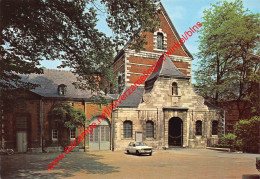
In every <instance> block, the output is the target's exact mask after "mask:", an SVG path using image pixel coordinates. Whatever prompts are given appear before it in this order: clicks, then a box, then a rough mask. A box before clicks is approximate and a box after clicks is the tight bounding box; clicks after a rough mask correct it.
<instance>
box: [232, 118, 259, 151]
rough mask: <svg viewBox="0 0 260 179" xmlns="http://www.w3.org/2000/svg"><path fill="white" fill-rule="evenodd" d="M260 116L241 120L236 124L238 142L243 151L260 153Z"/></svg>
mask: <svg viewBox="0 0 260 179" xmlns="http://www.w3.org/2000/svg"><path fill="white" fill-rule="evenodd" d="M259 131H260V116H255V117H252V118H251V119H250V120H240V121H239V122H237V123H236V125H235V135H236V136H237V138H236V140H237V144H239V145H240V147H241V149H242V151H243V152H252V153H260V132H259Z"/></svg>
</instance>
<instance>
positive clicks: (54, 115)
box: [49, 102, 86, 130]
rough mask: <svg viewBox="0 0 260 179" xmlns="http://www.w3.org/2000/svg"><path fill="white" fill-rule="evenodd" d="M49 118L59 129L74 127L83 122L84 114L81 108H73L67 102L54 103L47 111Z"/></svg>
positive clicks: (81, 124)
mask: <svg viewBox="0 0 260 179" xmlns="http://www.w3.org/2000/svg"><path fill="white" fill-rule="evenodd" d="M49 118H50V119H52V120H53V121H56V122H57V124H58V126H59V129H61V130H62V129H64V127H65V128H68V129H74V128H77V127H79V126H83V125H84V124H85V120H86V115H85V113H84V111H82V110H81V109H75V108H74V107H73V106H71V105H70V104H68V103H61V102H59V103H55V104H54V105H53V107H52V109H51V110H50V112H49Z"/></svg>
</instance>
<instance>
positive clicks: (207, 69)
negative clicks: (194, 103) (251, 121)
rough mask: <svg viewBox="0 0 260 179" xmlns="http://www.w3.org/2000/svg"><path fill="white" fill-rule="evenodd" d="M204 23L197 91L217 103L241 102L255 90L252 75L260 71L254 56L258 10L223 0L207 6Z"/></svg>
mask: <svg viewBox="0 0 260 179" xmlns="http://www.w3.org/2000/svg"><path fill="white" fill-rule="evenodd" d="M202 24H203V26H202V28H201V29H200V31H199V33H200V36H199V43H200V44H199V53H198V57H199V58H200V59H201V60H200V61H199V65H198V66H199V69H198V70H196V71H195V79H196V83H197V84H196V85H197V86H198V87H199V90H198V92H199V93H200V94H201V95H202V96H204V97H205V98H206V99H208V100H209V101H211V102H212V103H214V104H217V105H218V103H219V102H221V101H228V100H236V101H237V102H238V103H239V102H240V101H241V100H243V99H244V98H245V97H246V95H247V94H248V93H250V90H251V91H252V90H253V89H252V88H251V87H252V85H251V83H250V81H249V76H250V75H251V76H252V75H253V74H257V73H259V71H258V69H259V64H260V63H259V62H260V61H259V60H257V59H255V58H252V57H251V53H254V52H255V51H256V49H257V46H258V45H259V41H258V34H259V33H260V30H259V29H260V28H259V26H260V20H259V14H253V13H251V12H250V11H249V10H244V8H243V4H242V1H241V0H236V1H234V2H227V1H223V2H218V3H216V4H211V7H210V8H209V9H206V10H204V16H203V22H202ZM238 108H239V111H240V112H241V110H242V109H240V106H239V105H238ZM240 116H241V114H240Z"/></svg>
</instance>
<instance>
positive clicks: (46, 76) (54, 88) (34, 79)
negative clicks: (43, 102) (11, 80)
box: [21, 69, 96, 99]
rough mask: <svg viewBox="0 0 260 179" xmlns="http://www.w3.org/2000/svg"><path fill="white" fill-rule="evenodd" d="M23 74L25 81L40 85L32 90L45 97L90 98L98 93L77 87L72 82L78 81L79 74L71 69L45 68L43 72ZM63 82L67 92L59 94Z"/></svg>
mask: <svg viewBox="0 0 260 179" xmlns="http://www.w3.org/2000/svg"><path fill="white" fill-rule="evenodd" d="M21 76H22V80H24V81H28V82H31V83H35V84H39V85H40V87H37V88H35V89H33V90H30V91H32V92H33V93H36V94H38V95H40V96H43V97H53V98H64V99H65V98H73V99H78V98H80V99H89V98H90V97H92V96H93V95H96V94H94V93H91V91H90V90H81V89H76V88H75V86H74V85H73V84H72V83H73V82H76V81H77V79H76V77H77V76H76V75H75V74H73V73H72V72H71V71H66V70H55V69H44V73H43V74H30V75H21ZM61 84H64V85H66V86H67V88H66V94H65V95H64V96H61V95H58V86H59V85H61Z"/></svg>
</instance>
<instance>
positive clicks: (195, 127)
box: [195, 120, 203, 136]
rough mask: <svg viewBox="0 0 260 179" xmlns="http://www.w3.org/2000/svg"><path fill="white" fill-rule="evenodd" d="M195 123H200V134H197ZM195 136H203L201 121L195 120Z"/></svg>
mask: <svg viewBox="0 0 260 179" xmlns="http://www.w3.org/2000/svg"><path fill="white" fill-rule="evenodd" d="M197 122H198V123H199V122H200V123H201V129H200V132H201V134H197ZM195 135H196V136H202V135H203V122H202V120H196V122H195Z"/></svg>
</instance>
